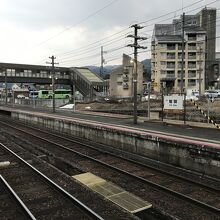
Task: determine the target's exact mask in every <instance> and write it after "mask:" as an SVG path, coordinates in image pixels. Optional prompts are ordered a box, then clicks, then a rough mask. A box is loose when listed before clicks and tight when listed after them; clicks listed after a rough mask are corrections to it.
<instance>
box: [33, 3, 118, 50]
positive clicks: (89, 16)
mask: <svg viewBox="0 0 220 220" xmlns="http://www.w3.org/2000/svg"><path fill="white" fill-rule="evenodd" d="M118 1H120V0H114V1H111V2H110V3H108V4H107V5H105V6H104V7H102V8H100V9H98V10H97V11H95V12H93V13H92V14H90V15H88V16H87V17H85V18H83V19H82V20H81V21H79V22H77V23H75V24H74V25H72V26H70V27H67V28H65V29H64V30H62V31H60V32H59V33H57V34H56V35H54V36H52V37H50V38H48V39H47V40H45V41H42V42H41V43H39V44H38V45H36V46H40V45H42V44H45V43H46V42H48V41H50V40H52V39H54V38H55V37H57V36H59V35H61V34H62V33H64V32H66V31H68V30H70V29H72V28H73V27H75V26H77V25H79V24H81V23H83V22H84V21H86V20H88V19H89V18H91V17H93V16H95V15H97V14H98V13H100V12H101V11H103V10H104V9H106V8H108V7H109V6H111V5H112V4H114V3H116V2H118Z"/></svg>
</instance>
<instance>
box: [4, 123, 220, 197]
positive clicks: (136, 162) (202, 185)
mask: <svg viewBox="0 0 220 220" xmlns="http://www.w3.org/2000/svg"><path fill="white" fill-rule="evenodd" d="M0 123H4V122H2V121H1V122H0ZM15 123H16V124H18V125H21V124H23V123H20V122H19V123H18V122H15ZM6 125H7V126H10V125H8V124H6ZM23 125H25V126H26V127H28V128H31V129H33V130H35V131H39V132H42V133H45V134H49V135H51V136H54V137H57V138H60V139H63V140H66V141H69V142H72V143H77V144H80V145H82V146H85V147H88V148H91V149H93V150H96V151H99V152H101V153H106V154H109V155H112V156H114V157H116V158H119V159H123V160H124V161H128V162H131V163H134V164H136V165H139V166H143V167H145V168H149V169H152V170H155V171H157V172H160V173H162V174H165V175H169V176H172V177H175V178H178V179H180V180H184V181H187V182H189V183H192V184H196V185H197V186H200V187H203V188H206V189H207V190H211V191H215V192H216V193H220V189H216V188H214V187H211V186H207V185H205V184H203V183H199V182H196V181H194V180H192V179H189V178H186V177H183V176H180V175H177V174H174V173H170V172H168V171H165V170H162V169H159V168H156V167H153V166H150V165H146V164H143V163H141V162H138V161H134V160H132V159H128V158H124V157H122V156H119V155H116V154H114V153H111V152H108V151H106V150H103V149H97V148H96V147H93V146H91V145H89V144H87V143H82V141H85V140H82V139H80V138H78V141H77V140H72V139H70V138H67V137H64V136H60V135H58V134H54V133H51V132H49V131H44V130H41V129H39V128H34V127H31V126H29V125H27V124H23ZM11 127H12V126H11ZM13 128H14V127H13ZM19 129H20V128H19ZM20 131H23V130H21V129H20ZM23 132H26V131H23ZM31 135H32V134H31ZM74 138H75V137H74ZM88 142H89V141H88ZM96 144H97V143H96ZM98 144H99V143H98ZM99 145H100V146H105V145H103V144H99Z"/></svg>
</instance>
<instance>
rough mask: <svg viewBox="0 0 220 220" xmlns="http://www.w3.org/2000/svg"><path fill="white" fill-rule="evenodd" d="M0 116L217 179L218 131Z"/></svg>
mask: <svg viewBox="0 0 220 220" xmlns="http://www.w3.org/2000/svg"><path fill="white" fill-rule="evenodd" d="M0 112H1V113H2V114H7V115H10V116H11V118H12V119H15V120H21V121H22V122H24V123H27V124H32V125H38V126H43V127H44V128H47V129H50V130H54V131H57V132H61V133H65V134H68V135H71V136H73V137H76V138H79V139H86V140H87V141H92V142H95V143H97V145H98V146H99V147H101V149H107V151H110V152H114V153H116V154H120V155H121V154H122V155H124V156H126V157H127V158H131V159H134V160H139V161H140V162H144V161H145V160H153V161H159V162H160V163H163V164H171V165H172V166H179V167H181V168H184V169H189V170H193V171H195V172H199V173H203V175H208V176H215V177H216V176H217V177H219V167H220V163H219V158H220V151H219V150H220V135H219V129H215V128H205V127H191V126H189V125H187V126H182V125H179V124H169V123H160V122H153V121H145V120H142V118H140V119H139V120H138V124H136V125H134V124H133V117H126V116H122V117H121V116H120V115H111V114H101V113H98V114H97V113H91V114H89V112H83V111H82V112H79V111H76V112H74V111H70V110H69V111H67V110H65V111H64V110H61V111H59V110H58V109H57V110H56V112H55V113H52V110H51V109H33V108H30V107H25V108H24V107H16V108H12V107H10V106H0Z"/></svg>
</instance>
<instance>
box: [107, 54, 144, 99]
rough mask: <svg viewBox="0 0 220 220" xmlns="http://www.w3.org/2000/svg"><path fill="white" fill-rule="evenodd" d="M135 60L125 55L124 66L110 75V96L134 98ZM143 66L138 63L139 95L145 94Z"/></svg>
mask: <svg viewBox="0 0 220 220" xmlns="http://www.w3.org/2000/svg"><path fill="white" fill-rule="evenodd" d="M132 60H133V59H132V58H131V57H129V56H128V55H126V54H123V61H122V66H120V67H118V68H116V69H114V70H113V71H112V73H111V75H110V85H109V86H110V96H111V97H115V98H131V97H133V72H134V63H131V61H132ZM143 72H144V67H143V64H142V63H140V62H138V63H137V94H138V95H142V94H143V89H144V88H143Z"/></svg>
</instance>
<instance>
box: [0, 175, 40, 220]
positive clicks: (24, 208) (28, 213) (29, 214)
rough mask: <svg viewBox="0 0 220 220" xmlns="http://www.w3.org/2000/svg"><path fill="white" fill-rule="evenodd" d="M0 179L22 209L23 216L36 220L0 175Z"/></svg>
mask: <svg viewBox="0 0 220 220" xmlns="http://www.w3.org/2000/svg"><path fill="white" fill-rule="evenodd" d="M0 179H1V181H2V182H3V184H4V185H5V187H6V188H7V190H8V191H9V192H10V193H11V195H12V196H13V197H14V198H15V200H16V202H17V203H18V205H19V206H20V207H21V208H22V210H23V212H24V214H25V215H26V216H27V217H28V218H29V219H31V220H36V218H35V217H34V215H33V214H32V213H31V211H30V210H29V209H28V207H27V206H26V205H25V204H24V202H23V201H22V200H21V199H20V197H19V196H18V195H17V194H16V192H15V191H14V190H13V189H12V187H11V186H10V185H9V183H8V182H7V181H6V180H5V178H4V177H3V176H2V175H0Z"/></svg>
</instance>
